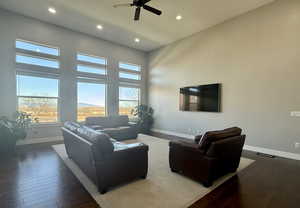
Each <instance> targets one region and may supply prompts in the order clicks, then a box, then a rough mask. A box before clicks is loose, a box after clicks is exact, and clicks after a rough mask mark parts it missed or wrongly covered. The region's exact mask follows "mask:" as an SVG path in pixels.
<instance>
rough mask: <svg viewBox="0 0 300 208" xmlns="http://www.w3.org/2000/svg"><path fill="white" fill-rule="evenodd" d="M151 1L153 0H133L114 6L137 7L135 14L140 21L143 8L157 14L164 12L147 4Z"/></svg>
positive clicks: (136, 19) (135, 17)
mask: <svg viewBox="0 0 300 208" xmlns="http://www.w3.org/2000/svg"><path fill="white" fill-rule="evenodd" d="M149 1H151V0H133V2H132V3H128V4H116V5H113V7H114V8H118V7H136V9H135V14H134V20H135V21H138V20H139V19H140V15H141V8H143V9H145V10H147V11H149V12H151V13H153V14H156V15H161V14H162V12H161V11H160V10H158V9H155V8H153V7H151V6H148V5H146V4H147V3H148V2H149Z"/></svg>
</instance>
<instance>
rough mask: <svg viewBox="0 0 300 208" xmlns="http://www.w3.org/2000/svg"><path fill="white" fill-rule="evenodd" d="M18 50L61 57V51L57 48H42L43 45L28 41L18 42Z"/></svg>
mask: <svg viewBox="0 0 300 208" xmlns="http://www.w3.org/2000/svg"><path fill="white" fill-rule="evenodd" d="M16 48H19V49H23V50H28V51H34V52H37V53H43V54H49V55H54V56H59V50H58V49H57V48H50V47H47V46H42V45H38V44H34V43H30V42H26V41H20V40H16Z"/></svg>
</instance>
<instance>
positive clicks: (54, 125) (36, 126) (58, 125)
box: [31, 122, 62, 128]
mask: <svg viewBox="0 0 300 208" xmlns="http://www.w3.org/2000/svg"><path fill="white" fill-rule="evenodd" d="M61 126H62V123H61V122H57V123H38V124H32V125H31V127H33V128H39V127H61Z"/></svg>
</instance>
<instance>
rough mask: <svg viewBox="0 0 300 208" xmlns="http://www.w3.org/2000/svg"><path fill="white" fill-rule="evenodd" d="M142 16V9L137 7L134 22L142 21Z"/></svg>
mask: <svg viewBox="0 0 300 208" xmlns="http://www.w3.org/2000/svg"><path fill="white" fill-rule="evenodd" d="M140 14H141V7H137V8H136V9H135V14H134V20H135V21H138V20H139V19H140Z"/></svg>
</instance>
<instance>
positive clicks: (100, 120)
mask: <svg viewBox="0 0 300 208" xmlns="http://www.w3.org/2000/svg"><path fill="white" fill-rule="evenodd" d="M85 124H86V125H88V126H94V125H97V126H101V127H103V128H106V127H111V121H110V118H109V117H88V118H86V120H85Z"/></svg>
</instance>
